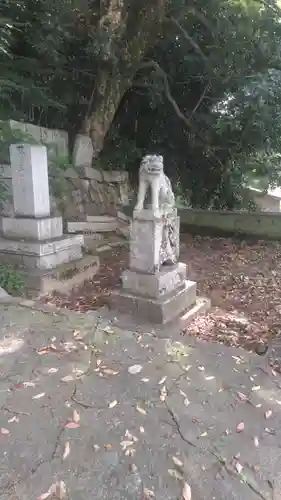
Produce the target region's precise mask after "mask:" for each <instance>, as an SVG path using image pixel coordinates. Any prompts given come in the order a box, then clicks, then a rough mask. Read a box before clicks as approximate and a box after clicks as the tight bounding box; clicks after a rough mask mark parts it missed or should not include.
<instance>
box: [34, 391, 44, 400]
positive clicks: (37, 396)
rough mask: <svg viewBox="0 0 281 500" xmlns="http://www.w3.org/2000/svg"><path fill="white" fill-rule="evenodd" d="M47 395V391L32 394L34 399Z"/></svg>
mask: <svg viewBox="0 0 281 500" xmlns="http://www.w3.org/2000/svg"><path fill="white" fill-rule="evenodd" d="M44 396H45V392H40V394H36V395H35V396H32V399H41V398H43V397H44Z"/></svg>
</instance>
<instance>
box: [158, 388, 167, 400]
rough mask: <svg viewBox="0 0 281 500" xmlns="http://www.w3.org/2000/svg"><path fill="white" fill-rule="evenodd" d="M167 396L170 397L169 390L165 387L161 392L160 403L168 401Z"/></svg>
mask: <svg viewBox="0 0 281 500" xmlns="http://www.w3.org/2000/svg"><path fill="white" fill-rule="evenodd" d="M167 395H168V392H167V388H166V386H165V385H163V387H162V389H161V391H160V401H162V402H164V401H165V400H166V397H167Z"/></svg>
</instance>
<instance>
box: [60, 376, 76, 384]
mask: <svg viewBox="0 0 281 500" xmlns="http://www.w3.org/2000/svg"><path fill="white" fill-rule="evenodd" d="M74 379H75V377H74V376H73V375H66V376H65V377H62V378H61V379H60V381H61V382H72V381H73V380H74Z"/></svg>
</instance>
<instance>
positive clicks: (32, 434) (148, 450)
mask: <svg viewBox="0 0 281 500" xmlns="http://www.w3.org/2000/svg"><path fill="white" fill-rule="evenodd" d="M97 314H98V313H96V312H95V313H89V314H78V313H74V312H70V311H61V312H50V311H45V312H44V311H40V310H36V309H33V308H32V307H21V306H19V305H16V304H14V305H13V304H12V305H9V304H1V305H0V321H1V323H0V324H1V338H0V355H1V356H0V393H1V400H0V405H1V421H0V428H1V433H0V457H1V464H0V469H1V476H0V498H1V499H2V500H27V499H28V500H31V499H33V498H34V499H37V498H38V497H40V495H42V494H43V493H45V492H47V491H48V489H49V488H50V486H51V484H53V483H55V482H56V481H64V483H65V485H66V488H67V498H69V499H71V500H80V499H81V500H82V499H83V500H84V499H86V498H87V499H88V498H94V499H96V500H107V499H108V500H109V499H110V500H121V499H122V500H124V499H126V500H133V499H134V500H148V498H156V499H157V500H160V499H161V500H175V499H180V498H181V492H182V488H183V484H184V482H185V481H186V482H187V483H188V484H189V485H190V487H191V491H192V500H205V499H208V500H211V499H214V500H225V499H226V498H227V499H228V500H231V499H233V500H245V499H247V500H254V499H258V498H260V499H268V500H271V499H274V500H278V499H281V454H280V446H281V425H280V423H281V379H280V375H278V374H274V373H272V371H271V370H270V369H268V368H265V367H264V366H263V365H262V364H261V358H260V357H258V356H256V355H252V354H250V353H247V352H245V351H243V350H242V349H235V348H228V347H225V346H222V345H219V344H215V343H199V342H197V341H195V340H193V339H192V338H190V337H184V338H181V337H180V335H177V334H176V333H175V332H173V338H170V339H167V338H159V337H157V336H156V335H155V333H154V332H153V331H151V330H149V329H147V330H143V332H142V333H140V331H138V332H136V329H134V328H133V327H132V328H131V329H129V328H127V329H125V328H122V327H120V326H118V323H116V324H115V322H114V320H113V321H112V319H111V318H110V317H109V316H108V315H106V313H102V315H101V318H98V316H97ZM135 365H137V367H136V366H135ZM132 366H133V367H134V368H131V367H132ZM138 370H139V371H138ZM130 371H133V372H136V371H137V373H130ZM74 411H75V412H74ZM73 412H74V413H73ZM73 422H74V425H73ZM69 424H70V425H69ZM237 431H240V432H237ZM173 457H176V458H173Z"/></svg>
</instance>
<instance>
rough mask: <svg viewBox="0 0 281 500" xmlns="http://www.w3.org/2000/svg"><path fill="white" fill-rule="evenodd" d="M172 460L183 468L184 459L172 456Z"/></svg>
mask: <svg viewBox="0 0 281 500" xmlns="http://www.w3.org/2000/svg"><path fill="white" fill-rule="evenodd" d="M172 460H173V462H174V464H175V465H176V466H177V467H179V468H180V469H182V467H183V463H182V461H181V460H180V459H179V458H178V457H172Z"/></svg>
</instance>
